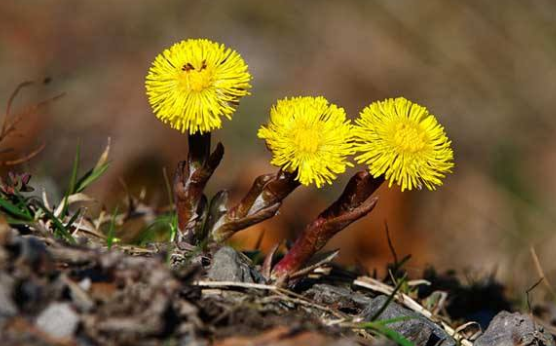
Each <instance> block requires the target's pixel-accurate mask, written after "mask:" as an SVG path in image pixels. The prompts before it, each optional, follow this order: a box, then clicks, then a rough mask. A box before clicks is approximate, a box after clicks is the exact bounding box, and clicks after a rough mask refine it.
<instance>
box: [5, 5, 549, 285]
mask: <svg viewBox="0 0 556 346" xmlns="http://www.w3.org/2000/svg"><path fill="white" fill-rule="evenodd" d="M199 37H206V38H209V39H212V40H215V41H219V42H222V43H224V44H226V45H227V46H229V47H232V48H234V49H236V50H237V51H238V52H240V53H241V55H242V56H243V57H244V59H245V60H246V61H247V63H248V64H249V67H250V71H251V73H252V75H253V77H254V78H253V81H252V85H253V89H252V95H251V96H249V97H246V98H244V99H243V100H242V103H241V105H240V107H239V109H238V111H237V113H236V114H235V116H234V119H233V121H227V122H225V125H224V127H223V129H221V130H219V131H216V132H215V133H214V134H213V138H215V139H217V140H220V141H223V142H224V143H225V146H226V155H225V158H224V161H223V164H222V165H221V167H220V168H219V170H218V171H217V173H216V177H215V179H213V181H212V185H211V186H210V187H209V189H208V192H209V194H212V193H215V192H216V191H218V190H220V189H222V188H230V187H231V195H232V198H233V199H235V200H237V199H238V198H240V197H241V196H242V194H243V193H244V192H245V191H246V190H247V189H248V188H249V186H250V185H251V182H252V180H253V178H254V177H256V176H257V175H259V174H262V173H267V172H273V171H275V168H273V167H271V166H270V165H269V163H268V162H269V159H270V155H269V153H268V152H266V150H265V147H264V144H263V142H262V141H260V140H258V139H257V138H256V131H257V129H258V127H259V126H260V125H261V124H263V123H265V122H266V120H267V117H268V114H269V108H270V107H271V105H272V104H273V103H274V102H275V101H276V100H277V99H279V98H282V97H285V96H296V95H315V96H316V95H323V96H325V97H326V98H328V99H329V100H330V101H331V102H334V103H337V104H339V105H341V106H343V107H344V108H345V109H346V111H347V112H348V114H350V116H351V117H352V118H354V117H356V116H357V114H358V112H359V111H360V110H361V109H362V108H363V107H365V106H366V105H368V104H369V103H371V102H372V101H375V100H381V99H384V98H387V97H396V96H405V97H406V98H409V99H410V100H413V101H414V102H417V103H419V104H422V105H424V106H426V107H428V108H429V110H430V111H431V113H433V114H435V115H436V116H437V117H438V119H439V121H440V122H441V123H442V124H443V125H444V126H445V128H446V131H447V133H448V135H449V136H450V138H451V139H452V140H453V146H454V150H455V156H456V168H455V171H454V174H452V175H450V176H449V177H448V179H446V181H445V185H444V186H443V187H441V188H440V189H439V190H438V191H435V192H430V191H417V192H415V191H412V192H405V193H401V192H400V191H399V189H398V188H391V189H388V188H387V187H383V188H382V189H381V190H380V191H379V195H380V201H379V205H378V207H377V208H376V210H375V211H374V212H373V213H372V214H371V215H370V216H368V217H367V218H365V219H364V220H362V221H359V222H358V223H357V224H354V225H352V226H351V227H349V228H348V229H346V230H345V231H344V232H343V233H342V234H340V235H338V236H337V237H336V238H335V239H334V241H333V242H332V243H331V244H329V248H338V247H341V249H342V251H341V256H340V261H341V262H343V263H346V264H353V263H355V262H359V263H362V264H363V265H365V266H366V267H367V268H369V269H371V270H372V269H373V268H379V269H381V270H382V269H383V268H384V265H385V263H387V262H389V261H391V260H392V256H391V254H390V251H389V250H388V246H387V238H386V233H385V224H387V225H388V227H389V229H390V233H391V237H392V241H393V243H394V246H395V248H396V251H397V253H398V256H400V257H401V256H403V255H406V254H409V253H411V254H412V255H413V258H412V260H411V262H410V263H409V265H408V268H409V269H410V271H412V273H413V274H415V275H418V274H419V273H420V272H421V271H422V270H423V269H424V268H425V267H426V266H427V265H428V264H431V265H434V266H435V267H436V268H437V269H439V270H440V271H443V270H446V269H450V268H451V269H456V270H457V271H459V272H462V273H466V275H468V276H474V277H478V276H482V275H488V274H494V275H495V276H496V277H497V278H498V279H500V280H502V281H503V282H505V283H507V284H509V285H510V287H511V288H512V289H514V290H516V292H518V293H523V292H524V290H525V289H526V288H527V287H529V286H531V285H532V284H533V283H534V282H536V281H537V278H538V276H537V274H536V272H535V270H534V266H533V262H532V259H531V254H530V248H531V247H534V248H535V249H536V251H537V253H538V255H539V258H540V261H541V264H542V266H543V268H544V270H545V272H546V273H547V275H548V276H549V277H550V278H552V280H554V281H556V250H554V249H555V248H556V233H555V225H556V204H555V203H554V201H555V200H554V195H555V194H556V179H555V178H554V177H555V176H556V137H555V136H554V135H555V134H556V117H555V114H554V109H556V97H554V91H555V90H556V2H554V1H551V0H538V1H528V2H523V1H479V0H467V1H461V0H429V1H421V2H419V3H418V4H417V3H416V2H414V1H410V0H364V1H362V0H344V1H304V2H301V1H293V0H292V1H277V2H266V1H257V0H240V1H238V0H234V1H231V0H227V1H183V0H180V1H178V0H171V1H161V0H144V1H140V2H139V1H136V0H118V1H111V2H110V3H101V2H98V1H74V0H40V1H39V0H27V1H20V0H3V1H1V2H0V71H1V78H0V107H2V108H1V109H4V107H5V105H6V103H7V100H8V98H9V95H10V93H11V92H12V91H13V90H14V88H15V87H16V86H17V85H18V84H19V83H20V82H22V81H25V80H43V79H44V78H45V77H50V78H51V79H52V81H51V82H50V83H49V84H48V85H46V86H40V87H35V88H30V89H26V90H25V91H24V92H23V93H22V94H21V95H20V97H19V98H18V99H17V102H16V105H15V107H16V108H17V107H23V106H25V105H28V104H30V103H34V102H37V101H40V100H43V99H45V98H48V97H51V96H54V95H56V94H58V93H61V92H65V93H66V95H65V96H64V97H63V98H62V99H60V100H58V101H56V102H54V103H52V104H50V105H49V106H48V107H47V108H44V109H42V110H41V111H40V112H38V113H37V114H34V115H32V116H30V117H28V118H26V119H25V120H24V121H22V123H21V124H20V125H19V127H18V136H17V137H15V138H13V139H12V141H11V142H10V143H4V144H5V145H9V146H13V147H14V148H17V149H18V151H16V152H12V153H3V157H2V159H9V158H13V157H17V156H18V155H20V154H21V153H22V152H29V151H31V150H32V149H33V148H36V147H38V146H39V145H41V144H42V143H44V144H45V145H46V146H45V149H44V150H43V151H42V152H41V153H40V154H39V155H37V156H36V157H34V158H33V159H32V160H30V161H29V162H28V163H25V164H24V165H20V166H18V167H17V169H18V170H24V171H29V172H31V173H33V174H34V178H33V181H34V184H33V185H34V186H42V187H44V188H45V189H46V190H47V191H48V193H49V194H50V195H51V196H52V197H51V198H52V199H54V200H56V196H58V198H59V196H60V195H61V193H62V192H63V190H64V188H65V186H66V184H67V181H68V177H69V174H70V172H71V165H72V160H73V156H74V154H75V149H76V145H77V143H78V142H80V143H81V147H82V160H83V162H84V166H85V167H91V166H92V165H94V163H95V161H96V158H97V157H98V155H99V154H100V153H101V152H102V150H103V149H104V146H105V144H106V141H107V138H108V137H111V138H112V152H111V159H112V166H111V168H110V169H109V171H108V173H107V175H106V176H104V177H103V178H102V179H101V180H100V181H99V182H98V183H96V184H95V186H94V187H93V189H92V190H91V191H90V193H91V194H92V195H93V196H95V197H96V198H97V199H98V201H99V202H101V203H103V204H105V205H106V206H107V207H108V208H110V207H113V206H115V205H116V204H117V203H118V202H119V201H121V199H122V198H123V196H125V191H124V188H123V187H122V184H121V183H120V181H121V180H123V181H125V183H126V184H127V186H128V187H129V190H130V191H131V192H132V193H133V194H135V195H138V194H139V193H140V191H141V190H142V189H144V191H145V192H146V195H145V201H146V203H148V204H151V205H157V206H164V205H167V203H168V202H167V197H166V191H165V188H164V179H163V174H162V169H163V167H166V168H167V169H168V170H169V171H170V172H172V171H173V169H174V166H175V164H176V163H177V161H178V160H180V159H182V158H184V157H185V155H186V151H187V144H186V137H185V136H184V135H182V134H180V133H178V132H177V131H174V130H171V129H170V128H169V127H166V126H165V125H163V124H162V123H160V122H159V121H158V120H157V119H156V118H155V117H154V115H153V114H152V112H151V110H150V107H149V105H148V103H147V101H146V97H145V93H144V78H145V75H146V73H147V70H148V68H149V66H150V64H151V62H152V60H153V59H154V57H155V56H156V55H157V54H158V53H159V52H161V51H162V50H163V49H164V48H166V47H168V46H170V45H172V44H173V43H175V42H177V41H180V40H182V39H186V38H199ZM357 169H361V167H356V168H354V169H352V170H351V171H350V172H349V174H345V175H344V176H342V177H341V178H340V179H338V182H337V183H336V184H334V185H333V186H328V187H325V188H323V189H320V190H317V189H315V188H299V189H297V190H296V191H295V193H294V194H293V195H292V196H291V197H290V198H289V200H288V201H287V203H285V206H284V208H283V211H282V212H281V214H280V215H279V216H277V217H276V218H274V219H273V220H271V221H267V222H265V223H263V224H262V225H260V226H258V227H254V228H251V229H249V230H246V231H244V232H242V234H239V235H238V236H237V237H236V238H235V239H234V240H233V242H234V243H236V244H238V245H239V246H241V247H243V248H245V249H249V248H252V247H253V246H254V244H255V243H256V242H257V239H258V238H259V237H260V236H261V234H263V232H264V235H263V247H264V248H265V249H268V248H269V247H270V246H272V245H273V244H274V243H275V242H276V241H279V240H280V239H283V238H290V239H291V238H293V237H294V236H295V234H296V233H297V232H300V231H301V230H302V229H303V225H304V224H305V223H306V222H308V220H310V219H312V218H313V217H315V216H316V215H317V214H318V213H319V212H320V211H321V210H322V209H323V208H325V207H326V206H327V205H328V204H329V203H331V202H332V201H333V200H334V199H335V197H336V196H337V195H338V194H339V193H340V192H341V190H342V188H343V186H344V185H345V183H346V182H347V180H348V179H349V176H350V175H351V174H353V173H355V172H356V170H357ZM6 171H7V168H6V167H3V168H2V172H3V174H5V172H6Z"/></svg>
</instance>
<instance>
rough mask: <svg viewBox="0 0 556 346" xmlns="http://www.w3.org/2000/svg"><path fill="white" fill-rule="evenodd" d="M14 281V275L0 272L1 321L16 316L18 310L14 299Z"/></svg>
mask: <svg viewBox="0 0 556 346" xmlns="http://www.w3.org/2000/svg"><path fill="white" fill-rule="evenodd" d="M14 283H15V282H14V279H13V278H12V277H10V276H9V275H7V274H5V273H1V272H0V322H3V321H4V320H5V319H6V318H9V317H12V316H15V315H16V314H17V312H18V311H17V306H16V305H15V303H14V301H13V299H12V296H13V288H14Z"/></svg>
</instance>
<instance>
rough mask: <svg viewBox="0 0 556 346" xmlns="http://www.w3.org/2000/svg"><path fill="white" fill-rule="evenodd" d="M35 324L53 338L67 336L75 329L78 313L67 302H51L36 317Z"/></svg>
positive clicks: (77, 322)
mask: <svg viewBox="0 0 556 346" xmlns="http://www.w3.org/2000/svg"><path fill="white" fill-rule="evenodd" d="M35 324H36V325H37V327H38V328H39V329H40V330H42V331H43V332H45V333H47V334H49V335H50V336H52V337H54V338H59V339H62V338H69V337H71V336H72V335H73V334H74V333H75V330H76V329H77V325H78V324H79V315H77V313H75V311H73V309H72V308H71V306H70V304H68V303H52V304H50V305H49V306H48V307H47V308H46V309H45V310H44V311H43V312H42V313H41V314H40V315H39V317H37V320H36V321H35Z"/></svg>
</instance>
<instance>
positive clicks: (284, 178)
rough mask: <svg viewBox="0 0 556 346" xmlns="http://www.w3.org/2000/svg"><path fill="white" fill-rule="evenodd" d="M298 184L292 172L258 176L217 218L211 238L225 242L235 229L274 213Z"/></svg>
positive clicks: (262, 219)
mask: <svg viewBox="0 0 556 346" xmlns="http://www.w3.org/2000/svg"><path fill="white" fill-rule="evenodd" d="M298 186H299V182H298V181H297V180H295V174H293V173H288V172H284V171H278V172H277V173H276V174H264V175H261V176H259V177H258V178H257V179H255V181H254V182H253V186H252V187H251V189H250V190H249V192H248V193H247V194H246V195H245V197H243V199H242V200H241V201H240V202H239V203H238V204H237V205H236V206H234V207H233V208H231V209H230V210H229V211H227V212H226V213H224V214H222V215H221V216H220V217H219V218H218V220H215V222H214V223H213V226H212V230H211V236H212V239H213V240H214V241H216V242H222V241H224V240H226V239H227V238H229V237H231V236H232V235H233V234H234V233H235V232H238V231H240V230H242V229H245V228H247V227H250V226H252V225H254V224H257V223H260V222H262V221H264V220H267V219H269V218H271V217H273V216H274V215H276V213H277V212H278V209H279V208H280V206H281V205H282V201H283V200H284V199H285V198H286V197H287V196H288V195H289V194H290V193H291V192H292V191H293V190H295V188H297V187H298Z"/></svg>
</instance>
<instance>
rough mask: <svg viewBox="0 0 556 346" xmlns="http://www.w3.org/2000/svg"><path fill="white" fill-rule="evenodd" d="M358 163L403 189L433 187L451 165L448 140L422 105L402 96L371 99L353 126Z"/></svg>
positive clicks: (441, 128)
mask: <svg viewBox="0 0 556 346" xmlns="http://www.w3.org/2000/svg"><path fill="white" fill-rule="evenodd" d="M353 133H354V137H355V149H356V150H357V152H358V153H359V154H360V155H359V156H357V157H356V161H357V162H359V163H365V164H367V165H368V166H369V171H370V173H371V174H372V175H373V176H374V177H375V178H377V177H379V176H381V175H383V174H384V177H385V179H386V180H388V181H389V186H392V184H394V183H396V184H397V185H399V186H401V189H402V191H403V190H405V189H407V190H411V189H413V188H418V189H420V188H422V186H423V185H424V186H426V187H427V188H428V189H429V190H434V189H435V188H436V186H437V185H442V178H444V177H445V176H446V174H447V173H449V172H451V169H452V167H453V166H454V163H453V158H454V153H453V151H452V148H451V146H450V145H451V141H450V140H449V139H448V137H447V136H446V133H445V132H444V128H443V127H442V125H440V124H439V123H438V121H437V120H436V118H435V117H434V116H433V115H431V114H429V112H428V110H427V109H426V108H425V107H422V106H420V105H418V104H415V103H413V102H411V101H408V100H406V99H405V98H403V97H399V98H396V99H387V100H384V101H380V102H374V103H372V104H371V105H370V106H368V107H366V108H365V109H363V111H362V112H361V114H360V118H359V119H357V120H356V126H355V127H354V131H353Z"/></svg>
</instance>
